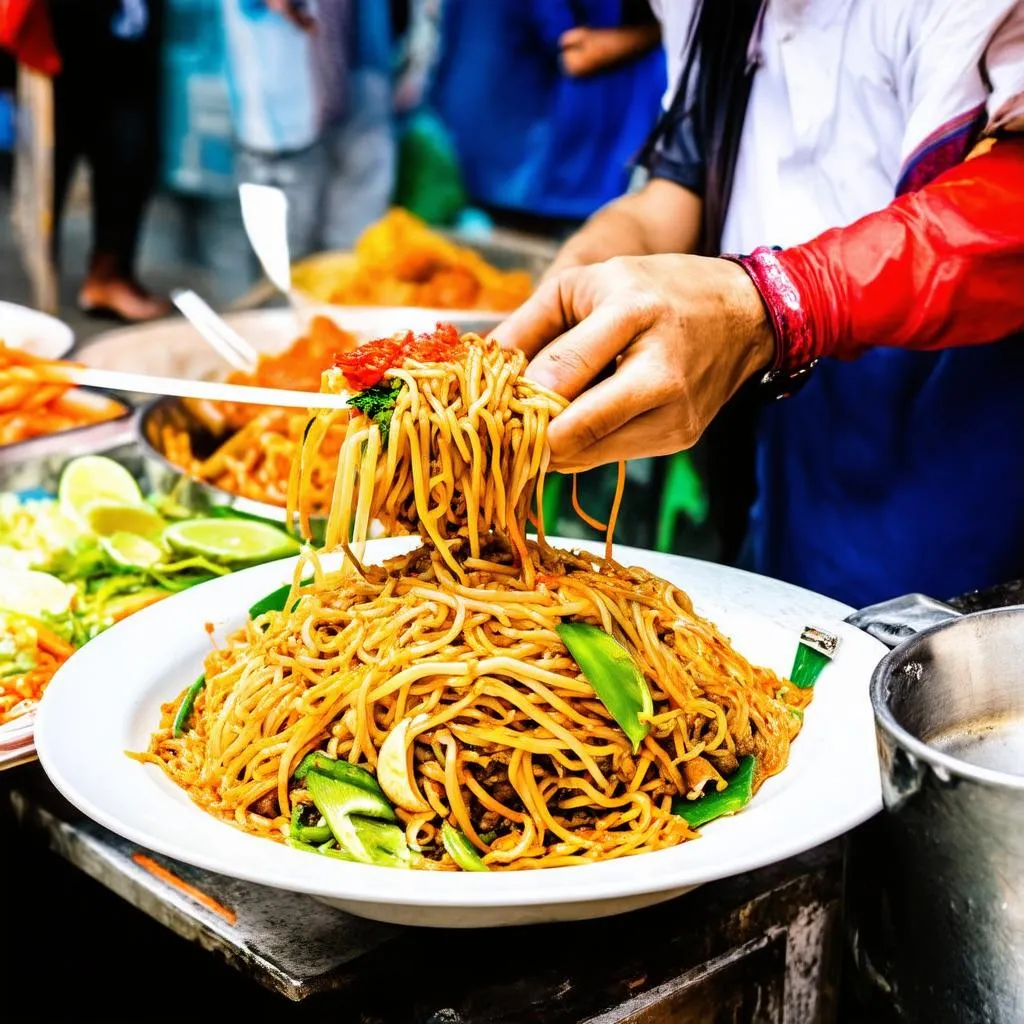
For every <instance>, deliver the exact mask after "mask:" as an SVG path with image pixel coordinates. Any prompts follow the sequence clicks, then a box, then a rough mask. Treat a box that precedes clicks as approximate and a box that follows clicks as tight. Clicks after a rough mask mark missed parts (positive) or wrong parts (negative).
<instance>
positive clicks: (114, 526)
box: [79, 499, 167, 541]
mask: <svg viewBox="0 0 1024 1024" xmlns="http://www.w3.org/2000/svg"><path fill="white" fill-rule="evenodd" d="M79 512H80V515H81V517H82V519H84V520H85V524H86V526H88V527H89V529H90V530H92V532H93V533H95V534H96V535H97V536H98V537H112V536H113V535H114V534H115V533H134V534H136V535H137V536H139V537H145V538H146V540H149V541H157V540H159V539H160V537H161V536H162V535H163V532H164V529H165V528H166V526H167V522H166V520H165V519H164V518H163V516H161V515H160V514H159V513H158V512H157V511H156V510H155V509H153V508H152V507H151V506H149V505H126V504H123V503H122V502H116V501H107V500H106V499H101V500H99V501H91V502H89V504H88V505H86V506H84V508H82V509H80V510H79Z"/></svg>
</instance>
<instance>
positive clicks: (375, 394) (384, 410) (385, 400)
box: [348, 380, 402, 444]
mask: <svg viewBox="0 0 1024 1024" xmlns="http://www.w3.org/2000/svg"><path fill="white" fill-rule="evenodd" d="M401 390H402V381H400V380H390V381H381V382H380V383H379V384H374V385H373V386H372V387H368V388H367V389H366V390H365V391H360V392H358V393H356V394H354V395H353V396H352V397H351V398H350V399H349V400H348V404H349V405H350V406H352V408H353V409H358V410H359V411H360V412H361V413H362V414H363V415H364V416H366V417H367V418H368V419H371V420H373V422H374V423H376V424H377V426H378V427H380V437H381V441H382V442H383V443H384V444H387V443H388V431H389V430H390V428H391V417H392V415H393V414H394V411H395V405H396V403H397V402H398V393H399V392H400V391H401Z"/></svg>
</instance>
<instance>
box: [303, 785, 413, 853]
mask: <svg viewBox="0 0 1024 1024" xmlns="http://www.w3.org/2000/svg"><path fill="white" fill-rule="evenodd" d="M305 783H306V789H308V790H309V795H310V796H311V797H312V798H313V803H315V804H316V808H317V810H318V811H319V812H320V813H321V814H322V815H323V816H324V818H325V819H326V821H327V824H328V825H329V826H330V829H331V832H332V833H333V834H334V838H335V839H336V840H337V841H338V846H339V847H340V848H341V850H342V851H343V852H344V853H346V854H348V855H349V856H350V857H353V858H354V859H355V860H358V861H360V862H361V863H363V864H377V865H380V866H381V867H403V868H404V867H409V866H410V864H411V862H412V851H411V850H410V849H409V847H408V844H407V843H406V841H405V832H404V830H403V829H401V828H400V827H399V826H398V825H395V824H391V822H394V821H395V820H397V819H396V817H395V812H394V810H392V808H391V805H390V804H389V803H388V802H387V801H386V800H383V799H380V798H378V797H377V796H376V795H375V794H373V793H370V792H368V791H367V790H365V789H361V788H360V787H358V786H353V785H350V784H349V783H347V782H340V781H339V780H338V779H332V778H330V777H329V776H327V775H324V774H322V773H321V772H320V771H317V770H315V769H314V770H311V771H309V772H308V773H307V775H306V779H305ZM380 818H384V819H386V820H384V821H381V820H374V819H380Z"/></svg>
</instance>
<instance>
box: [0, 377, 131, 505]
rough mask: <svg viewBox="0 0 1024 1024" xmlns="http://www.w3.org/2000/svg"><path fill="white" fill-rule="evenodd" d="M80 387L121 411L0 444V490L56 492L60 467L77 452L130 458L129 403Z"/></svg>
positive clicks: (104, 393)
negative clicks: (100, 419)
mask: <svg viewBox="0 0 1024 1024" xmlns="http://www.w3.org/2000/svg"><path fill="white" fill-rule="evenodd" d="M82 391H83V392H87V393H90V394H95V395H97V396H102V397H103V398H104V399H106V400H107V401H112V402H115V403H116V404H118V405H120V406H121V407H122V408H123V409H124V412H123V414H122V415H120V416H118V417H117V418H116V419H112V420H105V421H104V422H103V423H92V424H90V425H89V426H85V427H76V428H75V429H74V430H62V431H60V432H59V433H56V434H46V435H45V436H43V437H34V438H32V439H31V440H28V441H21V442H19V443H18V444H8V445H3V446H0V491H30V490H44V491H48V492H51V493H53V492H56V490H57V483H58V481H59V480H60V474H61V470H63V468H64V466H65V464H66V463H67V462H68V461H69V460H71V459H73V458H76V457H77V456H79V455H91V454H98V453H104V454H108V453H114V452H117V453H118V458H119V459H120V457H121V455H122V454H124V455H127V456H128V457H129V460H130V452H127V451H125V450H126V449H134V448H135V424H134V417H135V413H134V410H133V409H132V407H131V406H130V405H128V404H127V403H126V402H123V401H121V400H120V399H118V398H113V397H112V396H111V395H108V394H107V393H106V392H103V391H95V390H93V389H89V388H83V389H82ZM136 463H138V460H137V459H136ZM129 468H131V467H130V466H129Z"/></svg>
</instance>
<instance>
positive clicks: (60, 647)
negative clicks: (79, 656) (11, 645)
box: [36, 625, 75, 658]
mask: <svg viewBox="0 0 1024 1024" xmlns="http://www.w3.org/2000/svg"><path fill="white" fill-rule="evenodd" d="M36 644H37V645H38V646H39V647H41V648H42V649H43V650H44V651H46V652H47V653H48V654H52V655H53V656H54V657H56V658H70V657H71V655H72V654H74V653H75V649H74V647H72V646H71V644H69V643H68V642H67V641H66V640H65V639H64V638H63V637H59V636H57V634H56V633H54V632H53V630H52V629H47V628H46V627H45V626H40V625H36Z"/></svg>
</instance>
